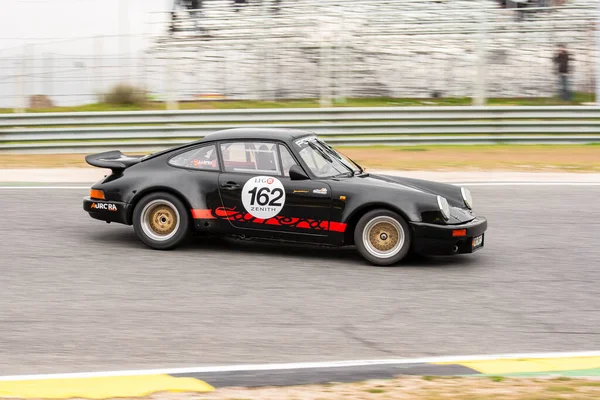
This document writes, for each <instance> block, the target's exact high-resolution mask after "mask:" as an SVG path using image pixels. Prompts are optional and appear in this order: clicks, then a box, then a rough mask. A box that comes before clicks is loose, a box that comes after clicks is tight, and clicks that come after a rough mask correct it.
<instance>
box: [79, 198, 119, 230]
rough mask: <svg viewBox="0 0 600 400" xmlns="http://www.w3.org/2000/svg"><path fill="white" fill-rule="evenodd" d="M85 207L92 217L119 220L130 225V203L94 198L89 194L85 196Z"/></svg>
mask: <svg viewBox="0 0 600 400" xmlns="http://www.w3.org/2000/svg"><path fill="white" fill-rule="evenodd" d="M83 209H84V210H85V211H87V213H88V214H89V215H90V217H92V218H94V219H99V220H101V221H107V222H117V223H120V224H126V225H129V221H128V218H127V216H128V215H129V204H128V203H121V202H118V201H106V200H95V199H94V200H92V199H91V198H90V197H89V196H87V197H84V198H83Z"/></svg>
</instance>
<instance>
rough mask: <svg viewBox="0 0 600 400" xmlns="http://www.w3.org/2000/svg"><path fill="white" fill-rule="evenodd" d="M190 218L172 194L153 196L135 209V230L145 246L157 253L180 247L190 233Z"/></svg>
mask: <svg viewBox="0 0 600 400" xmlns="http://www.w3.org/2000/svg"><path fill="white" fill-rule="evenodd" d="M189 224H190V217H189V214H188V212H187V210H186V208H185V206H184V205H183V203H182V202H181V200H179V199H178V198H177V197H175V196H173V195H172V194H170V193H162V192H160V193H151V194H149V195H147V196H145V197H144V198H143V199H141V200H140V202H139V203H138V204H137V205H136V207H135V210H134V211H133V228H134V230H135V233H136V234H137V236H138V237H139V238H140V240H141V241H142V242H144V244H146V245H147V246H149V247H151V248H153V249H157V250H168V249H172V248H174V247H176V246H178V245H179V244H180V243H181V242H182V241H183V240H184V239H185V237H186V236H187V233H188V231H189Z"/></svg>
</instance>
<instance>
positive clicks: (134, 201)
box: [127, 186, 192, 225]
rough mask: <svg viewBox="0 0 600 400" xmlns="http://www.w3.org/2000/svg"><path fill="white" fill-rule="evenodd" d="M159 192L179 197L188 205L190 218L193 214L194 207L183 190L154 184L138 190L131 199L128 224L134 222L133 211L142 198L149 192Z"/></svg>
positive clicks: (187, 210) (187, 209)
mask: <svg viewBox="0 0 600 400" xmlns="http://www.w3.org/2000/svg"><path fill="white" fill-rule="evenodd" d="M157 192H165V193H169V194H171V195H173V196H175V197H177V198H178V199H179V200H180V201H181V202H182V203H183V205H184V206H185V207H186V212H187V213H188V214H189V216H190V218H191V217H192V215H191V210H192V207H191V205H190V202H189V201H188V199H187V198H186V197H185V196H184V195H183V194H182V193H181V192H179V191H178V190H175V189H173V188H170V187H166V186H152V187H149V188H147V189H143V190H140V191H139V192H137V193H136V194H135V196H134V197H133V199H132V200H131V202H130V203H129V204H130V206H129V210H128V212H127V224H128V225H131V224H133V212H134V210H135V208H136V207H137V205H138V203H139V202H140V200H142V199H143V198H144V197H146V196H147V195H149V194H152V193H157Z"/></svg>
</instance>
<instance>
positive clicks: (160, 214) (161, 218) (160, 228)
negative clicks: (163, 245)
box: [148, 204, 177, 235]
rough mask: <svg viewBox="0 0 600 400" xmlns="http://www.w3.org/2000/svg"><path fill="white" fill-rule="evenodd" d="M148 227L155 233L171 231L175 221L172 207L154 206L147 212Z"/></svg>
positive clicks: (166, 233)
mask: <svg viewBox="0 0 600 400" xmlns="http://www.w3.org/2000/svg"><path fill="white" fill-rule="evenodd" d="M148 219H149V223H150V228H151V229H152V230H153V231H154V233H156V234H157V235H168V234H169V233H171V232H173V230H174V229H175V226H176V223H177V217H176V216H175V212H174V211H173V209H172V208H171V207H169V206H166V205H162V204H161V205H157V206H154V207H153V208H152V209H151V210H150V211H149V212H148Z"/></svg>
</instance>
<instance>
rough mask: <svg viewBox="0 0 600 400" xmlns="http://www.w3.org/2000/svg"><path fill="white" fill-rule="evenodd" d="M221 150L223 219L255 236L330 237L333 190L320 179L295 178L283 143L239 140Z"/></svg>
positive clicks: (221, 213) (220, 215)
mask: <svg viewBox="0 0 600 400" xmlns="http://www.w3.org/2000/svg"><path fill="white" fill-rule="evenodd" d="M219 147H220V152H221V158H222V162H223V172H222V173H221V174H220V175H219V193H220V195H221V200H222V203H223V207H222V208H221V209H220V210H218V214H219V217H221V218H226V219H228V220H229V222H230V223H231V225H233V226H234V227H235V228H238V229H241V230H251V231H254V232H255V233H259V232H260V231H263V233H266V232H281V233H282V234H284V233H295V234H300V235H313V236H327V235H328V226H329V225H328V224H329V215H330V208H331V189H330V187H329V185H327V184H326V183H325V182H322V181H312V180H298V181H294V180H291V179H290V178H289V173H288V172H289V167H290V166H291V165H293V164H295V163H296V162H295V159H294V158H293V157H292V156H291V153H290V152H289V150H288V149H287V147H286V146H285V145H284V144H283V143H277V142H269V141H243V142H242V141H235V142H223V143H220V144H219ZM282 158H283V159H284V160H285V162H284V163H283V166H284V167H285V170H284V169H283V168H282V163H281V160H282ZM286 164H287V165H286ZM290 164H291V165H290Z"/></svg>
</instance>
